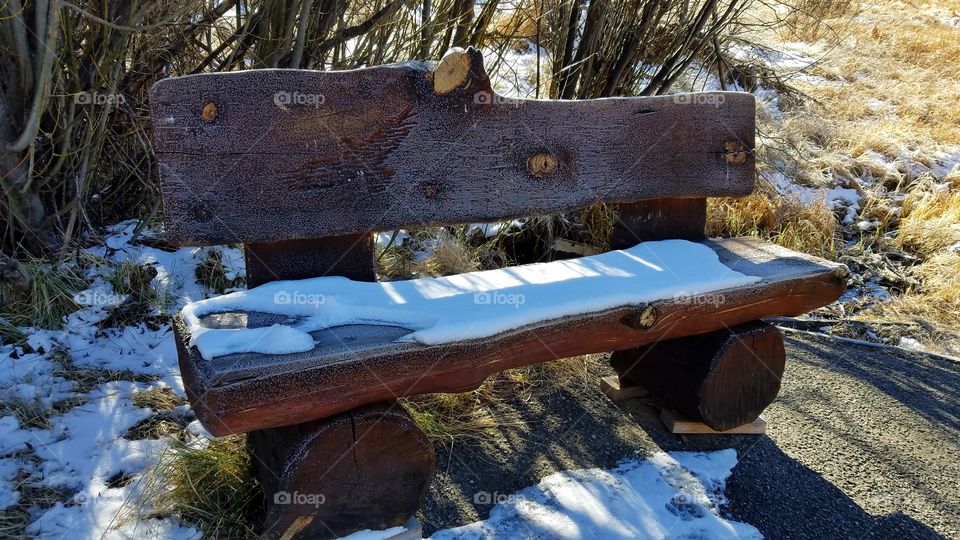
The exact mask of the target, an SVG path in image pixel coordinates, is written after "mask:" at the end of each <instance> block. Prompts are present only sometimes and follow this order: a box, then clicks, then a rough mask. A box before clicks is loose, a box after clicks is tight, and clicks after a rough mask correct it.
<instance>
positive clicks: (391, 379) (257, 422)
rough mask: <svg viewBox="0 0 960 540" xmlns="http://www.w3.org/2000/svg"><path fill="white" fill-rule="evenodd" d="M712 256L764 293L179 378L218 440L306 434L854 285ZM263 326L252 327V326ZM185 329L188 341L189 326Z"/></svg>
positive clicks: (762, 258)
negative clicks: (416, 398) (375, 405)
mask: <svg viewBox="0 0 960 540" xmlns="http://www.w3.org/2000/svg"><path fill="white" fill-rule="evenodd" d="M704 244H705V245H707V246H709V247H711V248H712V249H714V250H715V251H716V252H717V254H718V255H719V257H720V261H721V262H722V263H723V264H725V265H726V266H728V267H729V268H731V269H733V270H736V271H738V272H742V273H744V274H747V275H754V276H760V277H761V278H762V279H761V281H759V282H757V283H753V284H751V285H747V286H744V287H739V288H735V289H728V290H723V291H717V292H716V293H715V294H713V295H711V299H712V301H711V302H698V301H695V300H696V299H685V298H679V299H667V300H663V301H659V302H655V303H653V304H651V305H645V306H623V307H621V308H616V309H610V310H606V311H602V312H597V313H588V314H584V315H581V316H575V317H566V318H561V319H557V320H548V321H543V322H542V323H539V324H535V325H530V326H527V327H523V328H519V329H516V330H514V331H510V332H505V333H502V334H498V335H495V336H492V337H489V338H485V339H477V340H470V341H463V342H455V343H447V344H441V345H434V346H426V345H422V344H419V343H394V340H395V339H396V338H398V337H400V336H402V335H404V334H406V333H408V330H406V329H402V328H395V327H383V326H367V325H353V326H343V327H336V328H330V329H326V330H322V331H319V332H314V333H313V334H312V335H313V337H314V340H315V341H316V342H317V343H318V344H317V346H316V347H315V348H314V349H313V350H312V351H308V352H305V353H296V354H289V355H281V356H274V355H258V354H237V355H228V356H223V357H219V358H215V359H213V360H212V361H206V360H203V358H202V357H201V356H200V355H199V353H198V352H197V351H196V349H191V350H189V351H188V350H186V347H185V346H184V342H183V340H182V339H178V340H177V343H178V346H179V347H180V362H181V363H180V368H181V373H182V374H183V378H184V384H185V387H186V390H187V395H188V396H189V397H190V399H191V402H192V403H194V408H195V410H196V411H197V416H198V418H199V419H200V420H201V422H203V424H204V426H205V427H206V428H207V429H208V430H210V432H211V433H213V434H215V435H225V434H227V433H232V432H244V431H250V430H253V429H262V428H265V427H273V426H281V425H287V424H295V423H299V422H304V421H307V420H310V419H313V418H320V417H324V416H330V415H333V414H336V413H338V412H342V411H345V410H349V409H351V408H354V407H357V406H360V405H362V404H365V403H371V402H375V401H379V400H382V399H386V398H393V397H395V396H405V395H416V394H423V393H429V392H462V391H467V390H471V389H474V388H476V387H477V386H478V385H480V383H482V382H483V380H484V379H485V378H486V377H487V376H488V375H490V374H492V373H495V372H498V371H502V370H504V369H509V368H513V367H518V366H523V365H528V364H533V363H538V362H544V361H548V360H554V359H557V358H565V357H570V356H577V355H580V354H588V353H596V352H603V351H611V350H622V349H629V348H633V347H637V346H640V345H644V344H648V343H653V342H656V341H659V340H663V339H671V338H677V337H683V336H690V335H695V334H701V333H704V332H711V331H714V330H718V329H722V328H726V327H732V326H735V325H738V324H743V323H746V322H750V321H754V320H756V319H759V318H761V317H767V316H775V315H797V314H800V313H805V312H807V311H810V310H811V309H815V308H817V307H820V306H823V305H826V304H829V303H830V302H832V301H834V300H836V299H837V298H838V297H839V296H840V294H841V293H842V292H843V290H844V288H845V285H846V277H847V275H848V272H847V269H846V267H845V266H843V265H841V264H837V263H831V262H829V261H825V260H823V259H819V258H816V257H812V256H809V255H804V254H800V253H796V252H793V251H790V250H788V249H785V248H782V247H779V246H776V245H773V244H770V243H768V242H764V241H762V240H758V239H756V238H731V239H723V240H706V241H704ZM256 319H257V318H256V317H253V316H251V317H248V318H247V321H249V324H251V325H253V324H254V322H255V321H256ZM268 323H269V321H268V320H261V321H260V323H259V324H268ZM175 326H176V327H177V331H178V333H180V334H181V335H180V337H181V338H182V332H183V329H182V327H181V325H180V323H179V322H178V323H177V324H176V325H175ZM198 404H200V405H202V406H198Z"/></svg>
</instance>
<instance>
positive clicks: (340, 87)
mask: <svg viewBox="0 0 960 540" xmlns="http://www.w3.org/2000/svg"><path fill="white" fill-rule="evenodd" d="M444 62H445V63H442V64H441V66H439V67H438V68H437V70H436V73H435V72H433V71H431V69H430V66H429V65H427V64H424V63H415V62H408V63H404V64H397V65H392V66H379V67H372V68H365V69H359V70H353V71H331V72H319V71H304V70H251V71H243V72H233V73H209V74H199V75H188V76H185V77H177V78H171V79H165V80H162V81H160V82H158V83H157V84H156V85H154V87H153V88H152V89H151V92H150V103H151V111H152V124H153V130H154V147H155V149H156V154H157V159H158V163H159V170H160V182H161V190H162V193H163V202H164V212H165V221H166V224H167V229H166V238H167V239H168V240H169V241H170V242H172V243H174V244H178V245H209V244H218V243H224V242H243V243H267V242H278V241H285V240H291V239H306V238H317V237H326V236H339V235H348V234H354V233H359V232H368V231H377V230H392V229H396V228H401V227H407V226H416V225H438V224H455V223H471V222H480V221H496V220H499V219H507V218H515V217H523V216H530V215H543V214H550V213H556V212H562V211H570V210H575V209H578V208H583V207H586V206H589V205H590V204H593V203H596V202H600V201H602V202H610V203H621V202H622V203H629V202H635V201H638V200H646V199H656V198H663V197H697V198H702V197H707V196H742V195H747V194H748V193H750V192H751V191H752V190H753V187H754V168H755V167H754V156H753V153H752V149H753V147H754V132H755V129H754V128H755V119H754V116H755V114H754V113H755V104H754V97H753V96H752V95H750V94H748V93H735V92H719V93H710V95H709V96H708V97H709V99H707V98H706V97H705V98H704V99H681V98H677V97H676V96H657V97H634V98H606V99H596V100H577V101H559V100H520V99H506V98H503V97H501V96H498V95H496V94H495V93H494V92H493V91H492V89H491V87H490V81H489V79H488V78H487V75H486V73H485V71H484V69H483V63H482V57H481V55H480V53H479V52H478V51H475V50H470V51H467V52H459V53H455V54H453V55H451V56H449V57H448V58H446V59H445V61H444Z"/></svg>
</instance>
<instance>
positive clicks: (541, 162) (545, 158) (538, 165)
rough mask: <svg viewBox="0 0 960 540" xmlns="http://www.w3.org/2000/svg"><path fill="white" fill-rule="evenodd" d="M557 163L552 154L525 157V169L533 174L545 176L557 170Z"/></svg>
mask: <svg viewBox="0 0 960 540" xmlns="http://www.w3.org/2000/svg"><path fill="white" fill-rule="evenodd" d="M557 164H558V162H557V157H556V156H554V155H552V154H536V155H533V156H530V157H529V158H528V159H527V170H528V171H530V174H532V175H534V176H546V175H548V174H552V173H553V172H555V171H556V170H557Z"/></svg>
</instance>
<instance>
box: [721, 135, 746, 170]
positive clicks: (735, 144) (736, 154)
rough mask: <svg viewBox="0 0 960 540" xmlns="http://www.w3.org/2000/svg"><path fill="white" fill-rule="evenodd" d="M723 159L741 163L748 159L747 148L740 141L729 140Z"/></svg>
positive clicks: (732, 162)
mask: <svg viewBox="0 0 960 540" xmlns="http://www.w3.org/2000/svg"><path fill="white" fill-rule="evenodd" d="M726 150H727V151H726V153H724V154H723V159H724V160H725V161H726V162H727V163H729V164H731V165H740V164H741V163H743V162H745V161H747V150H746V148H744V147H743V144H741V143H740V141H727V144H726Z"/></svg>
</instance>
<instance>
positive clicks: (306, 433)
mask: <svg viewBox="0 0 960 540" xmlns="http://www.w3.org/2000/svg"><path fill="white" fill-rule="evenodd" d="M247 442H248V445H249V447H250V451H251V453H252V454H253V456H254V462H255V463H256V464H257V465H258V467H257V470H258V476H259V478H260V483H261V485H262V486H263V490H264V502H265V507H266V514H265V519H264V533H263V535H262V537H261V538H284V539H294V538H296V539H314V538H336V537H339V536H342V535H346V534H349V533H352V532H354V531H357V530H362V529H372V530H380V529H387V528H390V527H394V526H398V525H403V524H404V523H405V522H406V521H407V520H408V519H409V518H410V517H411V516H413V515H414V514H416V512H417V509H419V507H420V504H421V503H422V501H423V497H424V495H425V494H426V490H427V487H428V486H429V485H430V480H431V479H432V478H433V472H434V468H435V464H436V457H435V454H434V450H433V445H432V444H431V443H430V441H429V440H428V439H427V437H426V436H425V435H424V434H423V432H422V431H421V430H420V428H418V427H417V425H416V424H415V423H414V422H413V420H412V419H411V418H410V416H409V415H408V414H407V413H406V412H405V411H404V410H403V408H402V407H400V405H399V404H397V403H396V402H395V401H392V402H382V403H374V404H371V405H366V406H363V407H359V408H357V409H354V410H351V411H349V412H345V413H341V414H338V415H336V416H333V417H330V418H324V419H322V420H319V421H313V422H307V423H303V424H298V425H294V426H287V427H282V428H275V429H270V430H261V431H254V432H251V433H250V435H249V436H248V438H247Z"/></svg>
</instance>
